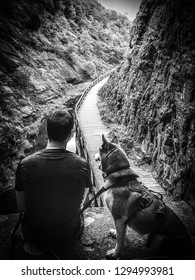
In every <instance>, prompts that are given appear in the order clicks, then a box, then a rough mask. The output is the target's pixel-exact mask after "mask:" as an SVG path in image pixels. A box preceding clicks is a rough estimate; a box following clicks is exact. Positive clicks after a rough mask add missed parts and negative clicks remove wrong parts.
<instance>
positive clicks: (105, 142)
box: [102, 134, 108, 144]
mask: <svg viewBox="0 0 195 280" xmlns="http://www.w3.org/2000/svg"><path fill="white" fill-rule="evenodd" d="M102 142H103V143H104V144H107V143H108V141H107V140H106V138H105V136H104V134H102Z"/></svg>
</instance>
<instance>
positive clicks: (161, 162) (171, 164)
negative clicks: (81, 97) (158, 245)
mask: <svg viewBox="0 0 195 280" xmlns="http://www.w3.org/2000/svg"><path fill="white" fill-rule="evenodd" d="M194 18H195V4H194V2H193V1H191V0H185V1H184V0H180V1H178V0H166V1H164V0H156V1H153V0H143V1H142V3H141V6H140V9H139V12H138V14H137V17H136V19H135V21H134V23H133V28H132V30H131V34H130V42H129V52H128V55H127V57H126V58H125V60H123V62H122V63H121V65H120V66H119V67H118V69H117V71H116V72H115V73H114V74H113V75H112V76H111V77H110V79H109V81H108V83H107V85H105V87H104V88H103V89H102V90H101V92H100V96H101V98H102V100H104V101H106V103H107V107H108V108H109V112H110V116H111V117H110V116H109V117H108V116H106V117H107V121H110V122H113V119H114V122H117V123H118V124H119V125H121V126H123V132H124V133H123V135H122V136H120V138H121V141H125V143H126V146H127V145H128V146H129V147H132V146H133V147H134V148H136V150H137V151H138V150H139V152H140V153H141V154H142V158H145V159H147V162H148V163H150V164H151V165H152V166H153V169H154V172H155V174H156V176H157V177H158V178H159V180H160V181H161V183H162V184H163V186H164V188H166V189H167V190H168V191H169V192H171V193H173V194H174V195H175V196H179V197H182V198H184V199H186V200H188V201H194V199H195V159H194V156H195V51H194V50H195V21H194ZM106 110H107V109H105V108H104V110H103V111H104V112H103V114H104V117H105V112H106Z"/></svg>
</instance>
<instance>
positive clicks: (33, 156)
mask: <svg viewBox="0 0 195 280" xmlns="http://www.w3.org/2000/svg"><path fill="white" fill-rule="evenodd" d="M43 151H44V150H41V151H38V152H35V153H33V154H31V155H28V156H27V157H25V158H23V159H22V160H21V164H25V163H28V162H32V161H35V160H37V159H38V158H39V156H40V155H41V154H42V153H43Z"/></svg>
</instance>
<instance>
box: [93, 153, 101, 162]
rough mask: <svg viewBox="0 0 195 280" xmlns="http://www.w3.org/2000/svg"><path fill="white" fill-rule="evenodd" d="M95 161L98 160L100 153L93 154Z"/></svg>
mask: <svg viewBox="0 0 195 280" xmlns="http://www.w3.org/2000/svg"><path fill="white" fill-rule="evenodd" d="M94 157H95V161H100V155H99V153H97V154H95V156H94Z"/></svg>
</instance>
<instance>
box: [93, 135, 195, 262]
mask: <svg viewBox="0 0 195 280" xmlns="http://www.w3.org/2000/svg"><path fill="white" fill-rule="evenodd" d="M95 157H96V160H100V161H101V165H100V169H101V170H102V172H103V177H104V181H105V188H106V189H107V191H106V192H105V193H104V199H105V202H106V204H107V207H108V209H109V210H110V212H111V214H112V216H113V219H114V223H115V227H116V246H115V248H114V249H112V250H109V251H108V252H107V254H106V257H107V258H111V259H117V258H119V257H120V256H122V255H123V249H124V238H125V234H126V228H127V226H128V227H130V228H132V229H133V230H135V231H136V232H138V233H139V234H141V235H145V234H147V235H148V239H147V244H146V245H147V247H150V248H151V252H152V254H153V256H154V257H150V258H154V259H156V258H157V259H193V246H192V243H191V240H190V238H189V235H188V233H187V230H186V229H185V227H184V225H183V223H182V222H181V220H180V219H179V218H178V217H177V216H176V214H175V213H174V212H173V211H172V210H171V209H170V208H169V207H168V206H166V205H165V204H164V202H163V201H162V199H160V198H159V197H158V195H155V194H154V193H152V192H150V191H149V190H148V189H147V188H146V187H144V186H142V184H141V183H140V182H139V181H138V180H137V178H138V175H137V174H136V173H135V172H134V171H133V170H132V169H131V168H130V164H129V161H128V158H127V156H126V154H125V152H124V151H123V150H122V149H121V148H120V146H119V145H118V144H116V143H114V141H111V142H109V141H107V140H106V138H105V137H104V135H102V145H101V147H100V148H99V154H97V155H96V156H95Z"/></svg>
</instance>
